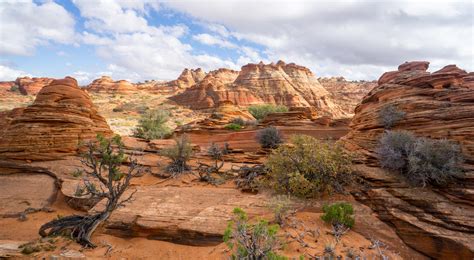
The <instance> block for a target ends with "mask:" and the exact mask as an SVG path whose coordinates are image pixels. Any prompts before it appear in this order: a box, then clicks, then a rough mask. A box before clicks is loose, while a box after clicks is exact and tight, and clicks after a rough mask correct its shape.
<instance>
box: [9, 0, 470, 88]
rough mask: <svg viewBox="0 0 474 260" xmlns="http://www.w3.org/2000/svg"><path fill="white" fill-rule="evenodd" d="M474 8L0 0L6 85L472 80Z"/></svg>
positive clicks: (370, 2)
mask: <svg viewBox="0 0 474 260" xmlns="http://www.w3.org/2000/svg"><path fill="white" fill-rule="evenodd" d="M473 5H474V4H473V1H470V0H469V1H423V0H419V1H416V0H407V1H401V0H400V1H395V0H386V1H376V0H362V1H355V0H344V1H342V0H341V1H338V0H332V1H329V0H327V1H316V0H314V1H310V0H285V1H281V0H271V1H270V0H260V1H250V0H240V1H236V0H225V1H224V0H212V1H208V0H189V1H184V0H178V1H159V0H142V1H140V0H55V1H44V0H36V1H34V0H31V1H30V0H0V81H4V80H14V79H15V78H16V77H18V76H35V77H41V76H44V77H54V78H62V77H65V76H72V77H75V78H76V79H77V80H78V81H79V82H80V83H81V84H88V83H89V82H90V81H92V80H93V79H95V78H98V77H100V76H101V75H109V76H111V77H112V78H114V79H116V80H118V79H127V80H130V81H133V82H138V81H144V80H151V79H155V80H169V79H175V78H177V77H178V75H179V74H180V72H181V71H182V70H183V69H184V68H198V67H200V68H202V69H204V70H205V71H210V70H214V69H217V68H221V67H227V68H231V69H235V70H239V69H240V67H241V66H243V65H245V64H247V63H258V62H260V61H263V62H265V63H270V62H277V61H278V60H283V61H285V62H287V63H289V62H294V63H296V64H299V65H303V66H306V67H308V68H310V69H311V70H312V72H313V73H314V74H315V75H316V76H317V77H320V76H325V77H326V76H344V77H345V78H347V79H351V80H360V79H364V80H373V79H377V78H378V77H379V76H380V75H381V74H382V73H383V72H385V71H390V70H395V69H396V68H397V66H398V65H399V64H401V63H403V62H405V61H412V60H426V61H430V62H431V65H430V70H431V71H434V70H437V69H440V68H442V67H443V66H445V65H448V64H457V65H458V66H459V67H461V68H463V69H465V70H467V71H474V17H473V16H474V6H473Z"/></svg>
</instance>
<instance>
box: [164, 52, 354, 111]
mask: <svg viewBox="0 0 474 260" xmlns="http://www.w3.org/2000/svg"><path fill="white" fill-rule="evenodd" d="M210 74H211V75H208V76H206V78H204V79H203V80H202V81H201V82H200V83H198V84H196V85H195V86H193V87H191V88H189V89H187V90H186V91H184V92H183V93H181V94H179V95H176V96H174V97H171V98H170V99H172V100H174V101H176V102H177V103H178V104H180V105H184V106H189V107H191V108H193V109H209V108H213V107H215V106H216V105H217V104H219V102H221V101H226V100H228V101H231V102H232V103H234V104H235V105H237V106H243V107H245V106H249V105H254V104H265V103H270V104H278V105H285V106H288V107H311V106H312V107H315V108H317V109H318V111H320V112H321V114H328V115H331V116H334V117H344V116H346V114H347V113H346V112H344V111H343V110H342V109H341V108H340V107H339V106H338V105H336V104H335V103H334V102H333V100H332V99H331V97H330V94H329V92H328V91H327V90H326V89H325V88H324V87H323V86H321V84H320V83H319V82H318V80H317V79H316V78H315V77H314V75H313V74H312V73H311V71H310V70H309V69H307V68H305V67H302V66H298V65H295V64H294V63H290V64H285V63H284V62H282V61H279V62H278V63H276V64H273V63H271V64H263V63H259V64H248V65H245V66H243V67H242V70H241V71H240V72H239V73H238V74H237V73H236V72H235V71H230V70H222V71H217V72H214V73H212V72H211V73H210ZM236 75H237V76H236ZM234 76H236V77H235V78H233V77H234ZM232 79H234V80H233V81H232V82H231V81H230V80H232Z"/></svg>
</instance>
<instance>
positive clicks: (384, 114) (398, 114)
mask: <svg viewBox="0 0 474 260" xmlns="http://www.w3.org/2000/svg"><path fill="white" fill-rule="evenodd" d="M405 114H406V113H405V112H403V111H401V110H399V109H398V108H396V107H395V106H394V105H385V106H384V107H382V109H380V111H379V115H378V116H379V118H378V119H379V122H380V123H381V124H382V125H383V126H384V128H385V129H390V128H392V127H393V126H394V125H395V124H397V123H398V122H399V121H400V120H402V119H403V118H404V117H405Z"/></svg>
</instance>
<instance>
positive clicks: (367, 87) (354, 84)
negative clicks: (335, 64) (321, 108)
mask: <svg viewBox="0 0 474 260" xmlns="http://www.w3.org/2000/svg"><path fill="white" fill-rule="evenodd" d="M318 81H319V82H320V83H321V85H323V87H324V88H325V89H326V90H327V91H329V93H330V94H331V98H332V100H333V101H334V103H336V104H337V105H339V106H340V107H341V108H342V109H343V110H344V112H346V113H347V114H348V115H351V116H352V115H353V114H354V109H355V107H356V106H357V105H358V104H359V103H360V101H361V100H362V99H363V98H364V97H365V95H367V93H369V91H371V90H372V89H373V88H374V87H375V86H377V82H376V81H347V80H346V79H344V78H343V77H332V78H318Z"/></svg>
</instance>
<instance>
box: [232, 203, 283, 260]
mask: <svg viewBox="0 0 474 260" xmlns="http://www.w3.org/2000/svg"><path fill="white" fill-rule="evenodd" d="M233 213H234V218H233V220H232V221H230V222H229V223H228V225H227V228H226V230H225V232H224V242H225V243H226V245H227V246H228V247H229V249H230V250H231V251H232V252H233V254H232V259H274V260H277V259H278V260H279V259H287V258H286V257H284V256H280V255H278V254H277V253H276V252H275V250H276V249H277V248H278V247H279V246H280V241H279V239H278V237H277V232H278V229H279V226H278V225H269V224H268V221H266V220H260V221H258V222H257V223H255V224H250V223H248V217H247V214H246V213H245V212H244V211H243V210H242V209H240V208H235V209H234V211H233Z"/></svg>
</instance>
